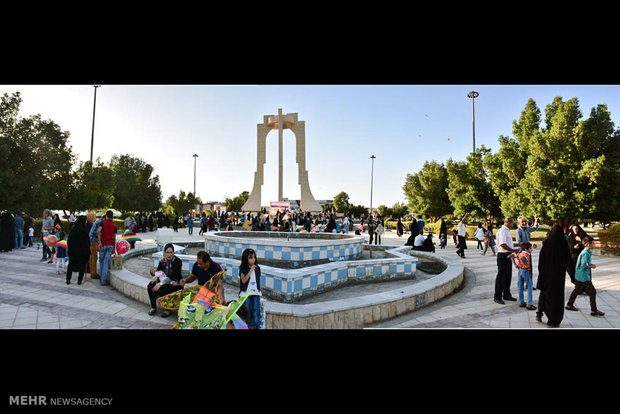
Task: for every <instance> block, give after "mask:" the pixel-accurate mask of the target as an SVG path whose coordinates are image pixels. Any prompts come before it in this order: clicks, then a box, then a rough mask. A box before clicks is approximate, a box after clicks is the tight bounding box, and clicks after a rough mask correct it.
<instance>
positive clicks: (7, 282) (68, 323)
mask: <svg viewBox="0 0 620 414" xmlns="http://www.w3.org/2000/svg"><path fill="white" fill-rule="evenodd" d="M155 234H156V233H155V232H150V233H140V237H141V238H142V239H143V240H144V241H145V242H153V241H154V239H155ZM200 239H202V238H201V237H200V236H198V231H197V230H195V231H194V234H193V235H188V232H187V229H179V231H178V233H175V237H174V240H173V241H174V242H183V241H190V240H193V241H197V240H200ZM406 240H407V235H405V236H403V237H402V238H398V237H397V236H396V235H395V234H394V233H393V232H386V233H385V235H384V238H383V243H384V244H386V245H391V246H400V245H402V244H404V243H405V241H406ZM138 244H139V243H138ZM475 246H476V243H475V242H471V241H470V242H469V243H468V250H466V258H465V259H460V260H462V263H463V265H464V266H465V281H464V283H463V286H462V287H461V288H460V289H459V290H458V291H457V292H455V293H453V294H452V295H450V296H448V297H447V298H445V299H443V300H440V301H439V302H437V303H433V304H430V305H428V306H426V307H423V308H421V309H418V310H416V311H414V312H411V313H408V314H406V315H402V316H399V317H397V318H394V319H391V320H387V321H383V322H380V323H377V324H374V325H372V326H368V328H370V329H381V328H387V329H403V328H443V329H449V328H475V329H480V328H483V329H484V328H502V329H510V328H517V329H527V328H547V325H546V323H542V324H541V323H539V322H536V320H535V316H536V315H535V314H536V311H528V310H525V309H524V308H520V307H519V306H518V305H517V303H516V302H506V304H505V305H499V304H497V303H495V302H493V291H494V284H495V275H496V273H497V265H496V257H495V256H493V255H492V253H491V251H490V250H489V251H487V254H486V255H485V256H482V255H480V251H479V250H476V248H475ZM539 252H540V248H539V249H535V250H534V253H533V257H534V264H535V266H537V263H538V254H539ZM437 254H438V255H440V256H449V257H451V258H456V257H457V256H456V253H455V247H454V243H452V242H451V241H450V242H449V243H448V246H447V248H446V249H437ZM40 258H41V250H37V249H36V247H30V248H27V249H23V250H13V251H12V252H8V253H0V269H2V272H1V273H0V329H169V328H170V327H172V325H173V324H174V323H175V322H176V316H175V314H173V315H172V316H170V317H168V318H162V317H161V316H159V313H158V314H156V315H153V316H149V315H148V314H147V312H148V310H149V306H148V305H145V304H142V303H139V302H137V301H134V300H132V299H129V298H127V297H125V296H124V295H122V294H120V293H119V292H117V291H116V290H114V288H112V287H111V286H101V285H100V283H99V280H91V279H90V277H87V278H86V279H85V282H84V283H83V284H82V285H81V286H80V285H77V273H74V275H73V280H72V282H71V284H70V285H66V284H65V276H64V274H61V275H57V274H56V266H55V265H54V264H48V263H45V262H43V263H42V262H40V261H39V260H40ZM592 261H593V263H595V264H596V265H597V268H596V269H595V270H594V271H593V282H594V286H595V287H596V289H597V291H598V294H597V303H598V307H599V309H600V310H602V311H603V312H605V315H604V316H602V317H593V316H591V315H590V306H589V299H588V296H587V295H582V296H580V297H579V298H578V299H577V301H576V303H575V306H576V307H577V308H579V311H577V312H574V311H565V313H564V320H563V321H562V324H561V327H560V329H571V328H607V329H609V328H620V277H618V276H619V275H620V258H618V257H611V256H598V255H594V256H593V260H592ZM537 278H538V272H537V270H535V271H534V280H535V281H536V280H537ZM516 281H517V271H516V270H514V269H513V278H512V289H511V291H512V294H513V296H514V297H517V287H516ZM572 287H573V285H572V284H571V283H570V281H569V280H568V277H567V283H566V299H568V296H569V295H570V293H571V291H572ZM360 288H361V287H360ZM361 289H362V288H361ZM363 289H366V288H363ZM538 294H539V291H538V290H535V291H534V304H535V305H536V304H537V301H538ZM543 321H544V322H546V317H544V318H543Z"/></svg>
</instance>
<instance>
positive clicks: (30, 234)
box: [28, 226, 34, 247]
mask: <svg viewBox="0 0 620 414" xmlns="http://www.w3.org/2000/svg"><path fill="white" fill-rule="evenodd" d="M32 239H34V228H33V227H32V226H30V227H28V247H32Z"/></svg>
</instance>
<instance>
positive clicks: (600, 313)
mask: <svg viewBox="0 0 620 414" xmlns="http://www.w3.org/2000/svg"><path fill="white" fill-rule="evenodd" d="M590 315H592V316H603V315H605V312H601V311H600V310H597V311H594V312H590Z"/></svg>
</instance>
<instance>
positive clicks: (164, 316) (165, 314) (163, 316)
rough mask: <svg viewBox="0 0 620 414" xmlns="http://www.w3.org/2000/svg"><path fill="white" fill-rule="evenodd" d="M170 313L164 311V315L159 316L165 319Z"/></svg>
mask: <svg viewBox="0 0 620 414" xmlns="http://www.w3.org/2000/svg"><path fill="white" fill-rule="evenodd" d="M171 313H172V312H170V311H169V310H167V311H165V312H164V313H162V314H161V317H162V318H167V317H168V316H170V314H171Z"/></svg>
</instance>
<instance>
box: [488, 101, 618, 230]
mask: <svg viewBox="0 0 620 414" xmlns="http://www.w3.org/2000/svg"><path fill="white" fill-rule="evenodd" d="M581 118H582V113H581V111H580V109H579V101H578V99H577V98H572V99H570V100H568V101H566V102H565V101H563V100H562V98H561V97H556V98H554V100H553V102H552V103H551V104H549V105H547V106H546V108H545V123H546V125H545V127H544V128H541V126H540V121H541V116H540V111H539V110H538V108H537V107H536V103H535V102H534V101H533V100H532V99H530V100H528V102H527V104H526V106H525V109H524V110H523V111H522V112H521V116H520V118H519V120H518V121H514V122H513V134H514V136H515V138H514V139H513V138H508V137H504V136H500V139H499V142H500V149H499V151H498V152H497V154H487V155H486V156H485V160H484V166H485V168H486V169H487V170H488V171H489V176H490V178H491V183H492V186H493V189H494V191H495V193H496V194H497V195H498V196H499V197H500V199H501V209H502V212H503V213H504V214H505V215H510V216H517V215H519V214H523V215H528V216H533V215H534V214H539V215H540V217H541V218H542V219H543V220H548V221H556V220H557V221H558V222H559V223H560V224H562V225H563V226H564V228H565V229H566V228H568V226H569V225H570V224H571V223H572V222H573V221H575V220H577V219H582V220H600V221H603V222H605V221H607V222H609V221H611V220H616V219H617V218H618V217H619V216H620V201H619V200H620V131H618V130H616V131H614V124H613V122H611V115H610V113H609V112H608V109H607V106H606V105H597V106H596V107H595V108H593V109H592V110H591V112H590V116H589V118H587V119H585V120H580V119H581Z"/></svg>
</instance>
